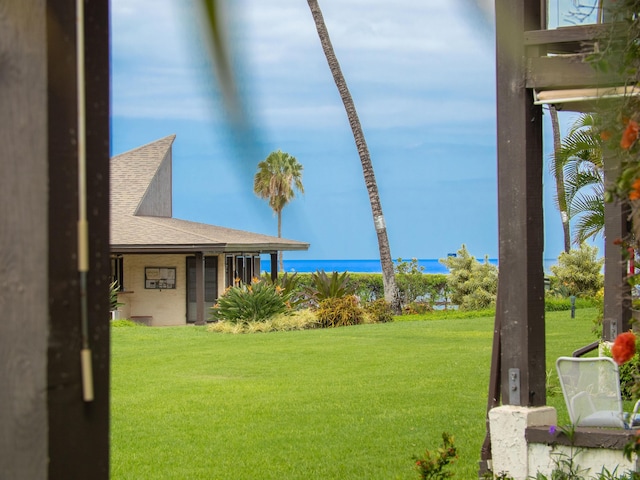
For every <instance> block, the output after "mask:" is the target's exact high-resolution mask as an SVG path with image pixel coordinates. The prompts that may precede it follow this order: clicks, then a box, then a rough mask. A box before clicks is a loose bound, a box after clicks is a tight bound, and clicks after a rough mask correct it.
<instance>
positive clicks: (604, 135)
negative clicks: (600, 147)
mask: <svg viewBox="0 0 640 480" xmlns="http://www.w3.org/2000/svg"><path fill="white" fill-rule="evenodd" d="M600 138H601V139H602V141H603V142H606V141H607V140H610V139H611V132H610V131H609V130H603V131H601V132H600Z"/></svg>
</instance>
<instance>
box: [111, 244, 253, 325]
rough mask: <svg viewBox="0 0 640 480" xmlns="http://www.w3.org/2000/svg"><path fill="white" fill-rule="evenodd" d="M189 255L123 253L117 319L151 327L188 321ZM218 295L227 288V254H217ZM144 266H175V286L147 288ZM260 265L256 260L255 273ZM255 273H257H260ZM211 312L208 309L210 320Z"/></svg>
mask: <svg viewBox="0 0 640 480" xmlns="http://www.w3.org/2000/svg"><path fill="white" fill-rule="evenodd" d="M188 256H193V255H186V254H161V255H160V254H159V255H151V254H147V255H131V254H129V255H123V268H122V269H123V282H122V284H123V285H122V287H123V291H121V292H120V293H119V294H118V302H119V303H121V304H122V305H120V306H119V307H118V310H117V312H115V314H114V318H129V319H133V320H135V321H138V322H141V323H145V324H146V325H150V326H172V325H185V324H186V323H187V257H188ZM217 257H218V273H217V279H218V282H217V287H218V295H217V296H218V297H220V296H221V295H222V294H223V293H224V291H225V289H226V283H225V282H226V273H225V268H226V262H225V255H217ZM145 267H170V268H175V269H176V283H175V284H176V288H170V289H150V288H145ZM259 268H260V265H259V263H257V265H256V269H257V270H256V272H259ZM258 275H259V273H256V274H255V275H254V276H258ZM208 317H209V312H205V319H208Z"/></svg>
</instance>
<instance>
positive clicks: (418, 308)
mask: <svg viewBox="0 0 640 480" xmlns="http://www.w3.org/2000/svg"><path fill="white" fill-rule="evenodd" d="M429 312H433V307H432V306H431V304H429V303H427V302H411V303H410V304H408V305H405V306H404V307H403V308H402V314H403V315H423V314H425V313H429Z"/></svg>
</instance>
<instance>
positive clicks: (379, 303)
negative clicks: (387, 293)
mask: <svg viewBox="0 0 640 480" xmlns="http://www.w3.org/2000/svg"><path fill="white" fill-rule="evenodd" d="M365 313H366V314H367V316H368V317H369V319H370V320H371V321H372V322H373V323H387V322H393V310H391V305H389V302H387V301H386V300H385V299H384V298H378V299H377V300H374V301H373V302H369V303H368V304H367V305H366V307H365Z"/></svg>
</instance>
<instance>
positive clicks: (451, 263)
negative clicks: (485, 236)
mask: <svg viewBox="0 0 640 480" xmlns="http://www.w3.org/2000/svg"><path fill="white" fill-rule="evenodd" d="M440 263H442V264H443V265H445V266H446V267H447V268H448V269H449V275H448V277H447V286H448V288H449V292H450V295H451V303H453V304H454V305H458V306H459V308H460V309H461V310H481V309H484V308H488V307H491V306H493V305H495V302H496V292H497V290H498V268H497V267H496V266H495V265H492V264H490V263H489V259H488V257H486V256H485V260H484V263H480V262H478V260H476V258H475V257H472V256H471V255H470V254H469V252H468V251H467V247H466V246H465V245H462V248H461V249H460V250H458V253H457V256H455V257H454V256H451V257H447V258H445V259H440Z"/></svg>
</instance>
